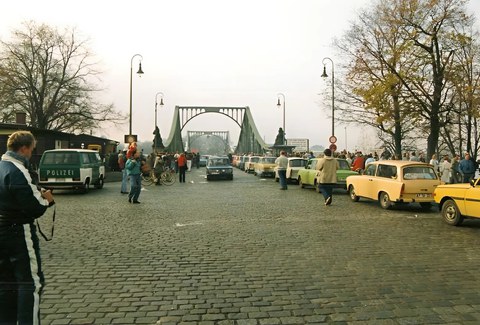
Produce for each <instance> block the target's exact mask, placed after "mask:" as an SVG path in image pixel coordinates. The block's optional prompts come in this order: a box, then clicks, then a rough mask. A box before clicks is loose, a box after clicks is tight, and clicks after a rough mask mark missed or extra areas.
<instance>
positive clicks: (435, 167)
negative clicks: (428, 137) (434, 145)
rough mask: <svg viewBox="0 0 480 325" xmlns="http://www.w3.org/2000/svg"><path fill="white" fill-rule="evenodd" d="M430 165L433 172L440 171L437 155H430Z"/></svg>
mask: <svg viewBox="0 0 480 325" xmlns="http://www.w3.org/2000/svg"><path fill="white" fill-rule="evenodd" d="M430 165H432V166H433V170H435V172H437V173H438V172H439V171H440V169H439V162H438V160H437V155H435V154H433V155H432V159H430Z"/></svg>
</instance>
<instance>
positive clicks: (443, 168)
mask: <svg viewBox="0 0 480 325" xmlns="http://www.w3.org/2000/svg"><path fill="white" fill-rule="evenodd" d="M439 168H440V173H441V175H442V177H441V180H442V182H444V183H450V169H451V168H452V164H451V163H450V161H449V159H448V156H445V157H443V161H442V162H441V163H440V164H439Z"/></svg>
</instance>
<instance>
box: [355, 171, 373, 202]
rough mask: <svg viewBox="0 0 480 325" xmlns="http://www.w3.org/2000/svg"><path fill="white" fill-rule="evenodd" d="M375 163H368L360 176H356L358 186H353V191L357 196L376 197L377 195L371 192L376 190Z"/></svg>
mask: <svg viewBox="0 0 480 325" xmlns="http://www.w3.org/2000/svg"><path fill="white" fill-rule="evenodd" d="M376 168H377V165H376V164H370V165H368V166H367V168H366V169H365V172H364V173H363V175H362V176H360V177H358V186H355V192H356V193H357V195H358V196H362V197H366V198H370V199H374V200H376V199H377V196H376V195H375V194H373V193H374V192H375V191H376V185H375V183H376V181H375V180H376V176H375V172H376Z"/></svg>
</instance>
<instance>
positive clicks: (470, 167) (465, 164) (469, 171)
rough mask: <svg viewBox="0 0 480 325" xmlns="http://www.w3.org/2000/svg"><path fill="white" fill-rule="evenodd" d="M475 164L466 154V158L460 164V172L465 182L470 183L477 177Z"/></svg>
mask: <svg viewBox="0 0 480 325" xmlns="http://www.w3.org/2000/svg"><path fill="white" fill-rule="evenodd" d="M475 169H477V168H476V166H475V162H474V161H473V159H471V158H470V154H469V153H468V152H466V153H465V158H464V159H462V160H461V161H460V163H459V164H458V171H459V172H460V174H462V178H463V182H464V183H469V182H470V180H472V179H473V177H474V176H475Z"/></svg>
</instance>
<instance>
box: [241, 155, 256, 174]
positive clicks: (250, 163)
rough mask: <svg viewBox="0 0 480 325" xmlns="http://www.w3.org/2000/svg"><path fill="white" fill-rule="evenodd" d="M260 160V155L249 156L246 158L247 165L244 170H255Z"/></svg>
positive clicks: (246, 171)
mask: <svg viewBox="0 0 480 325" xmlns="http://www.w3.org/2000/svg"><path fill="white" fill-rule="evenodd" d="M259 160H260V156H248V157H247V159H246V160H245V166H244V168H243V170H245V173H250V172H253V171H254V170H255V164H256V163H257V162H258V161H259Z"/></svg>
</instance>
